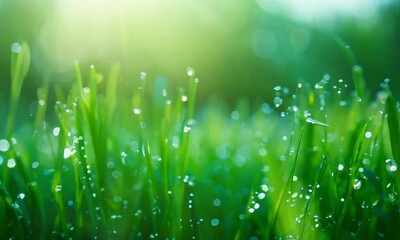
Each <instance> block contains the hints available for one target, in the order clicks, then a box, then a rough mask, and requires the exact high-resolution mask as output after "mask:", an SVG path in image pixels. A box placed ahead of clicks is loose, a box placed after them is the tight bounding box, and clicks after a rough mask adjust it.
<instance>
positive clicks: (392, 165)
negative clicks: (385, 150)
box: [385, 158, 397, 173]
mask: <svg viewBox="0 0 400 240" xmlns="http://www.w3.org/2000/svg"><path fill="white" fill-rule="evenodd" d="M385 163H386V170H387V171H388V172H389V173H394V172H396V171H397V163H396V161H395V160H393V159H390V158H389V159H386V161H385Z"/></svg>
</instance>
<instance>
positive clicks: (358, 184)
mask: <svg viewBox="0 0 400 240" xmlns="http://www.w3.org/2000/svg"><path fill="white" fill-rule="evenodd" d="M361 185H362V182H361V180H360V179H358V178H356V179H354V183H353V188H354V189H356V190H358V189H360V188H361Z"/></svg>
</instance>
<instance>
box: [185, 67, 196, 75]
mask: <svg viewBox="0 0 400 240" xmlns="http://www.w3.org/2000/svg"><path fill="white" fill-rule="evenodd" d="M194 73H195V71H194V69H193V68H192V67H188V68H186V74H187V75H188V76H189V77H191V76H193V75H194Z"/></svg>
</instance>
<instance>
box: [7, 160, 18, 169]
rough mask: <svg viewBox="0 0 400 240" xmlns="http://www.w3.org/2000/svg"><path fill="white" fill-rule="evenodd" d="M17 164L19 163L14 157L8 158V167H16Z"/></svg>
mask: <svg viewBox="0 0 400 240" xmlns="http://www.w3.org/2000/svg"><path fill="white" fill-rule="evenodd" d="M16 165H17V163H16V162H15V160H14V159H12V158H10V159H8V161H7V167H8V168H15V166H16Z"/></svg>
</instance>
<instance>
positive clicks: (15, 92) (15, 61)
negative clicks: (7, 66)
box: [5, 42, 31, 139]
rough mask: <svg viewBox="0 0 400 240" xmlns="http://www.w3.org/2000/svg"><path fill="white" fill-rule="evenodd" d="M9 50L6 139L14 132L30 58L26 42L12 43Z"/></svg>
mask: <svg viewBox="0 0 400 240" xmlns="http://www.w3.org/2000/svg"><path fill="white" fill-rule="evenodd" d="M11 50H12V53H11V94H10V106H9V113H8V117H7V123H6V131H5V132H6V136H7V138H8V139H10V138H11V135H12V133H13V131H14V125H15V120H16V119H15V117H16V114H17V108H18V101H19V97H20V94H21V88H22V84H23V82H24V79H25V77H26V74H27V73H28V69H29V65H30V58H31V57H30V50H29V47H28V44H27V43H26V42H22V44H19V43H17V42H15V43H13V45H12V46H11Z"/></svg>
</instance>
